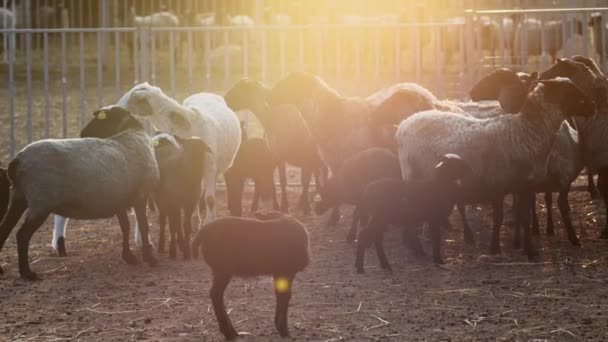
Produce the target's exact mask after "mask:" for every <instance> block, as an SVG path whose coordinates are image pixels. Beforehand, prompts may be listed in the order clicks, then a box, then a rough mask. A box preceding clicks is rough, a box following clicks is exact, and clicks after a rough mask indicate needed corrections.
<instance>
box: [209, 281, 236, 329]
mask: <svg viewBox="0 0 608 342" xmlns="http://www.w3.org/2000/svg"><path fill="white" fill-rule="evenodd" d="M231 278H232V277H231V276H230V275H228V274H222V273H214V274H213V285H212V286H211V291H210V293H209V296H210V297H211V303H213V311H215V318H216V319H217V323H218V324H219V326H220V331H221V332H222V334H224V337H226V339H227V340H234V339H235V338H237V337H238V336H239V334H238V333H237V332H236V330H234V327H233V326H232V322H230V317H228V314H227V313H226V307H225V306H224V291H225V290H226V287H228V283H230V279H231Z"/></svg>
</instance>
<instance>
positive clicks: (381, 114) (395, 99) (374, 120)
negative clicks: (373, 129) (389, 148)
mask: <svg viewBox="0 0 608 342" xmlns="http://www.w3.org/2000/svg"><path fill="white" fill-rule="evenodd" d="M429 109H433V104H432V103H430V101H429V100H428V99H427V98H425V97H424V96H422V95H421V94H420V93H418V92H415V91H411V90H407V89H399V90H397V91H396V92H395V93H393V95H391V96H390V97H389V98H388V99H386V100H384V101H383V102H382V103H381V104H380V105H379V106H378V107H377V108H376V109H375V110H374V111H373V112H372V113H371V114H370V123H371V124H372V125H374V126H380V125H397V124H399V123H400V122H401V121H402V120H403V119H405V118H407V117H408V116H410V115H412V114H414V113H417V112H421V111H424V110H429Z"/></svg>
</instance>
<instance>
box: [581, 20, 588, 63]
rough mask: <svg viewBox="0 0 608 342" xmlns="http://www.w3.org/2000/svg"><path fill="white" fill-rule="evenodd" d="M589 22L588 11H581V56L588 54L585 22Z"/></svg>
mask: <svg viewBox="0 0 608 342" xmlns="http://www.w3.org/2000/svg"><path fill="white" fill-rule="evenodd" d="M588 22H589V16H588V12H587V11H585V12H583V22H582V25H583V56H588V55H589V42H588V40H589V31H588V30H587V23H588Z"/></svg>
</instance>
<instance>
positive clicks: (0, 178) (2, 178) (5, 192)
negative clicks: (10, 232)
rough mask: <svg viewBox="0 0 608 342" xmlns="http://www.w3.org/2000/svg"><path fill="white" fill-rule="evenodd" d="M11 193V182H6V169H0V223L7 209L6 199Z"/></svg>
mask: <svg viewBox="0 0 608 342" xmlns="http://www.w3.org/2000/svg"><path fill="white" fill-rule="evenodd" d="M10 193H11V182H10V181H9V180H8V175H7V174H6V169H5V168H2V167H0V222H1V221H2V219H3V218H4V214H6V208H8V199H9V195H10Z"/></svg>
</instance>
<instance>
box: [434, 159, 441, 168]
mask: <svg viewBox="0 0 608 342" xmlns="http://www.w3.org/2000/svg"><path fill="white" fill-rule="evenodd" d="M441 167H443V160H442V161H440V162H439V163H438V164H437V165H435V168H436V169H439V168H441Z"/></svg>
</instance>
